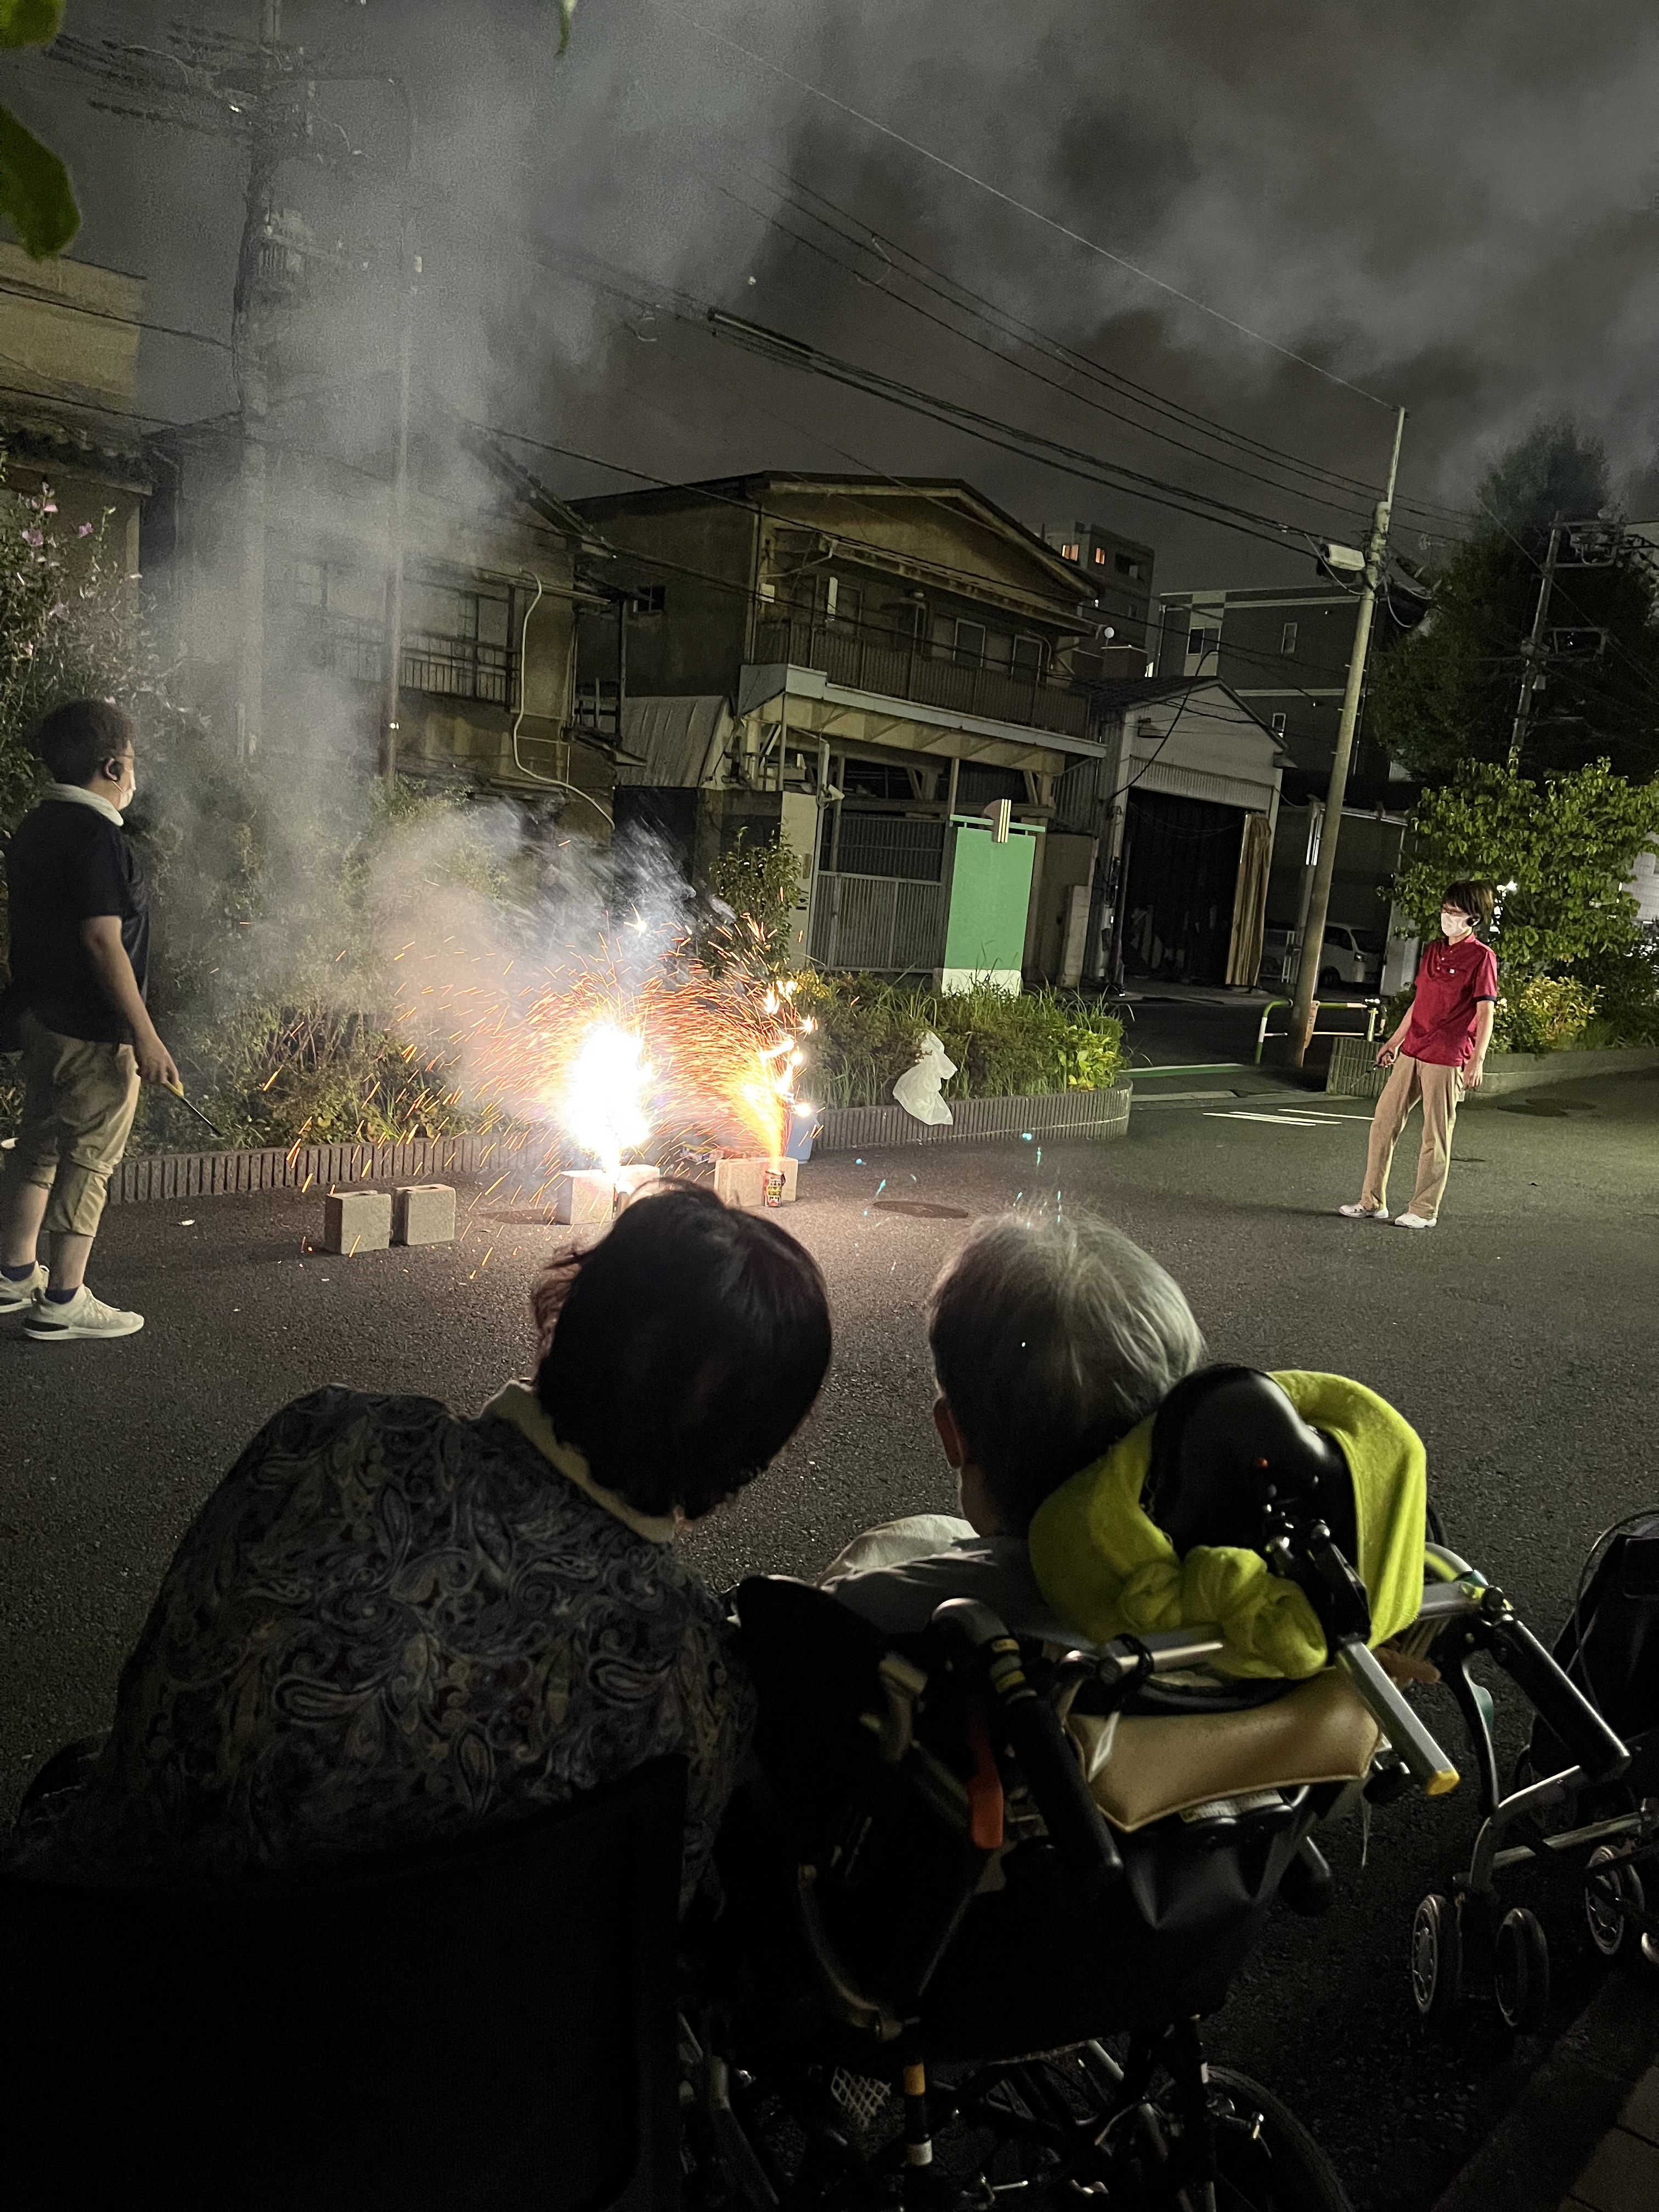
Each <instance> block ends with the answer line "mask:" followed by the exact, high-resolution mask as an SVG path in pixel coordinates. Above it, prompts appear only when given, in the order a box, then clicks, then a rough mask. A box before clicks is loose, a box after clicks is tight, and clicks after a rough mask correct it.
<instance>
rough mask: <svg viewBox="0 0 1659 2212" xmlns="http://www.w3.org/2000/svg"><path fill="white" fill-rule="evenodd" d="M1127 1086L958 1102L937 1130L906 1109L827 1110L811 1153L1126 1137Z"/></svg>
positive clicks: (1129, 1090)
mask: <svg viewBox="0 0 1659 2212" xmlns="http://www.w3.org/2000/svg"><path fill="white" fill-rule="evenodd" d="M1132 1097H1133V1089H1132V1086H1131V1085H1128V1084H1127V1083H1118V1084H1115V1085H1113V1086H1112V1088H1111V1089H1110V1090H1109V1091H1050V1092H1047V1093H1043V1094H1038V1095H1036V1096H1034V1097H1023V1098H1019V1097H1016V1098H953V1099H950V1100H948V1101H947V1102H946V1103H948V1104H949V1106H950V1109H951V1117H952V1118H951V1120H950V1121H946V1122H940V1123H939V1125H938V1127H933V1126H932V1125H931V1124H929V1123H928V1122H926V1121H917V1120H916V1119H915V1116H914V1115H909V1114H907V1113H906V1112H905V1110H904V1109H903V1107H902V1106H835V1107H826V1108H825V1109H824V1113H823V1126H822V1127H821V1128H820V1129H819V1131H818V1133H817V1136H816V1138H815V1139H813V1144H812V1152H813V1156H814V1158H816V1157H817V1154H818V1153H820V1152H862V1151H864V1150H865V1149H866V1147H867V1148H868V1149H869V1150H871V1151H872V1152H875V1151H880V1150H882V1149H883V1148H884V1147H885V1146H890V1145H951V1144H956V1145H982V1144H988V1143H991V1142H993V1141H994V1139H997V1138H999V1137H1016V1138H1018V1137H1024V1136H1030V1137H1033V1138H1045V1137H1046V1138H1050V1139H1060V1138H1067V1137H1069V1138H1073V1139H1079V1138H1080V1139H1087V1140H1090V1141H1098V1140H1099V1139H1103V1138H1107V1137H1121V1136H1122V1135H1123V1134H1124V1133H1125V1132H1126V1131H1127V1128H1128V1127H1129V1102H1130V1099H1131V1098H1132Z"/></svg>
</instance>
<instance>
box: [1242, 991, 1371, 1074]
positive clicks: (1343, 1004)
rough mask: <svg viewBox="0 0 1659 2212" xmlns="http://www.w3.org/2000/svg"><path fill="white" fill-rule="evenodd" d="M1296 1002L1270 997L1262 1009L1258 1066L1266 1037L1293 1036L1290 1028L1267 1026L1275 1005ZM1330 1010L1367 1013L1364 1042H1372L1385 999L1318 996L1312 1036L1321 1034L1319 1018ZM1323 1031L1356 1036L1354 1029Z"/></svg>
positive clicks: (1257, 1049)
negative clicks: (1272, 1028)
mask: <svg viewBox="0 0 1659 2212" xmlns="http://www.w3.org/2000/svg"><path fill="white" fill-rule="evenodd" d="M1295 1003H1296V1001H1295V1000H1293V999H1269V1000H1268V1001H1267V1005H1266V1006H1263V1008H1262V1009H1261V1021H1260V1022H1259V1023H1258V1024H1257V1025H1256V1032H1255V1065H1256V1066H1258V1067H1260V1066H1261V1054H1262V1050H1263V1048H1264V1047H1265V1046H1266V1045H1267V1040H1268V1039H1269V1038H1270V1037H1283V1036H1289V1035H1290V1031H1289V1030H1287V1029H1284V1030H1270V1029H1269V1028H1268V1027H1267V1017H1268V1015H1269V1014H1270V1013H1272V1012H1273V1008H1274V1007H1275V1006H1294V1005H1295ZM1327 1009H1330V1010H1332V1011H1334V1012H1339V1013H1340V1012H1346V1013H1362V1012H1363V1013H1364V1016H1365V1042H1366V1043H1367V1044H1369V1043H1370V1042H1371V1040H1372V1039H1373V1037H1375V1036H1376V1018H1377V1016H1378V1015H1379V1014H1380V1013H1381V1012H1382V1011H1383V1001H1382V1000H1381V999H1316V1000H1314V1002H1313V1028H1312V1030H1310V1036H1319V1035H1320V1034H1321V1031H1320V1027H1319V1017H1320V1015H1321V1014H1322V1013H1323V1012H1326V1011H1327ZM1323 1034H1324V1035H1325V1036H1353V1035H1354V1031H1353V1030H1325V1031H1324V1032H1323Z"/></svg>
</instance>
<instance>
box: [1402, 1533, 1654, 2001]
mask: <svg viewBox="0 0 1659 2212" xmlns="http://www.w3.org/2000/svg"><path fill="white" fill-rule="evenodd" d="M1425 1559H1426V1564H1427V1566H1428V1569H1429V1571H1430V1573H1431V1575H1433V1576H1434V1577H1436V1580H1435V1581H1434V1582H1433V1583H1431V1584H1430V1585H1429V1587H1428V1588H1427V1589H1425V1593H1424V1600H1423V1609H1422V1612H1421V1613H1419V1624H1420V1625H1423V1626H1430V1627H1431V1628H1432V1629H1433V1632H1434V1633H1433V1638H1432V1641H1431V1644H1430V1653H1431V1657H1432V1658H1433V1660H1434V1662H1435V1663H1436V1665H1437V1667H1438V1668H1439V1669H1440V1672H1441V1675H1442V1678H1443V1680H1444V1681H1445V1682H1446V1685H1447V1687H1448V1688H1449V1690H1450V1691H1451V1693H1452V1696H1453V1698H1454V1699H1455V1702H1456V1705H1457V1708H1458V1711H1459V1714H1460V1717H1462V1722H1463V1725H1464V1729H1465V1730H1466V1732H1467V1735H1468V1741H1469V1746H1470V1750H1471V1753H1472V1755H1473V1758H1474V1765H1475V1771H1476V1775H1477V1779H1478V1790H1479V1797H1480V1814H1481V1820H1480V1828H1479V1830H1478V1831H1477V1832H1476V1835H1475V1838H1474V1844H1473V1846H1472V1847H1471V1850H1470V1853H1469V1861H1468V1866H1467V1867H1466V1868H1465V1869H1463V1870H1462V1872H1460V1873H1459V1874H1457V1875H1455V1876H1454V1877H1453V1880H1452V1885H1451V1890H1450V1893H1449V1895H1448V1894H1446V1893H1442V1892H1438V1891H1431V1892H1430V1893H1429V1894H1428V1895H1427V1896H1426V1897H1425V1898H1424V1899H1422V1900H1421V1901H1420V1903H1419V1905H1418V1907H1417V1911H1416V1914H1415V1916H1414V1917H1413V1926H1412V1942H1411V1977H1412V1995H1413V2002H1414V2003H1415V2005H1416V2008H1417V2011H1418V2014H1419V2017H1420V2018H1421V2019H1423V2020H1424V2021H1425V2022H1427V2023H1429V2024H1431V2025H1443V2024H1444V2023H1445V2022H1447V2021H1449V2020H1450V2019H1451V2018H1452V2016H1453V2015H1455V2013H1456V2011H1457V2010H1458V2009H1459V2008H1460V2006H1461V2005H1462V2003H1463V2002H1465V2000H1466V1999H1467V1998H1468V1996H1470V1995H1471V1994H1472V1992H1471V1988H1470V1984H1471V1982H1472V1981H1473V1980H1475V1979H1484V1980H1485V1981H1486V1982H1487V1983H1488V1984H1489V1987H1490V1992H1491V1996H1492V2000H1493V2002H1495V2004H1496V2006H1497V2009H1498V2016H1499V2018H1500V2019H1501V2020H1502V2021H1503V2022H1504V2026H1505V2027H1508V2028H1509V2029H1510V2031H1511V2032H1512V2033H1516V2034H1529V2033H1536V2032H1537V2031H1538V2030H1539V2029H1540V2028H1541V2027H1542V2026H1543V2024H1544V2021H1545V2018H1546V2015H1547V2010H1548V2005H1549V1945H1548V1941H1547V1937H1546V1936H1545V1933H1544V1929H1543V1926H1542V1924H1541V1922H1540V1921H1539V1919H1538V1917H1537V1915H1536V1914H1535V1913H1534V1912H1533V1911H1531V1910H1530V1909H1529V1908H1528V1907H1527V1906H1525V1905H1515V1906H1512V1907H1511V1908H1510V1910H1509V1911H1507V1912H1504V1911H1502V1910H1501V1908H1500V1899H1499V1895H1498V1878H1499V1876H1501V1875H1506V1874H1509V1873H1510V1872H1512V1871H1513V1870H1514V1869H1516V1868H1518V1867H1523V1866H1535V1865H1539V1864H1543V1863H1548V1862H1550V1861H1552V1860H1559V1859H1565V1858H1570V1857H1573V1856H1574V1855H1575V1854H1577V1853H1578V1852H1580V1851H1587V1852H1588V1857H1587V1859H1586V1864H1585V1872H1584V1905H1585V1914H1586V1917H1587V1919H1588V1921H1589V1932H1590V1937H1591V1941H1592V1942H1594V1943H1595V1948H1597V1950H1598V1951H1600V1952H1601V1954H1602V1956H1603V1957H1604V1958H1611V1957H1613V1955H1614V1954H1616V1953H1617V1952H1618V1951H1619V1950H1620V1948H1622V1946H1623V1944H1624V1942H1625V1940H1626V1936H1627V1934H1628V1933H1629V1932H1630V1931H1631V1930H1632V1929H1635V1930H1637V1931H1638V1932H1639V1933H1640V1935H1641V1937H1642V1939H1643V1950H1644V1955H1645V1956H1647V1957H1648V1959H1649V1960H1650V1963H1653V1964H1655V1965H1659V1955H1656V1954H1659V1914H1656V1913H1653V1912H1650V1911H1648V1910H1647V1905H1646V1899H1645V1894H1644V1890H1643V1887H1642V1883H1641V1880H1640V1876H1639V1875H1637V1874H1636V1872H1635V1865H1636V1863H1637V1862H1638V1861H1644V1862H1645V1861H1647V1860H1650V1859H1651V1858H1653V1857H1655V1856H1656V1855H1659V1795H1652V1794H1649V1795H1644V1796H1642V1797H1641V1798H1640V1799H1639V1800H1638V1802H1637V1803H1636V1804H1635V1805H1634V1806H1633V1807H1632V1808H1629V1809H1627V1810H1626V1811H1623V1812H1620V1813H1617V1814H1609V1815H1607V1816H1606V1817H1603V1818H1600V1819H1596V1820H1588V1821H1584V1822H1581V1823H1576V1824H1575V1825H1573V1826H1570V1827H1567V1828H1565V1829H1559V1830H1557V1831H1555V1832H1550V1833H1546V1832H1542V1831H1541V1830H1535V1831H1534V1832H1533V1833H1530V1834H1528V1833H1527V1832H1526V1831H1527V1830H1528V1828H1529V1827H1532V1826H1534V1824H1535V1823H1537V1822H1538V1821H1540V1820H1541V1819H1542V1817H1543V1816H1544V1815H1545V1814H1549V1813H1553V1812H1554V1811H1556V1810H1557V1809H1558V1808H1560V1807H1562V1806H1576V1804H1577V1801H1578V1799H1579V1797H1580V1796H1581V1795H1582V1794H1583V1792H1584V1791H1585V1790H1590V1789H1595V1788H1597V1787H1600V1786H1603V1785H1606V1784H1611V1783H1613V1782H1616V1781H1618V1780H1619V1779H1620V1777H1621V1776H1622V1775H1623V1774H1625V1773H1626V1771H1627V1769H1628V1768H1629V1766H1630V1764H1631V1754H1630V1753H1629V1751H1628V1750H1627V1749H1626V1747H1625V1746H1624V1744H1623V1743H1622V1741H1620V1738H1619V1737H1618V1736H1617V1735H1614V1733H1613V1730H1612V1729H1610V1728H1609V1727H1608V1726H1607V1723H1606V1722H1605V1721H1603V1720H1602V1719H1601V1716H1600V1715H1599V1714H1597V1713H1596V1712H1595V1707H1594V1706H1593V1705H1590V1704H1589V1700H1588V1699H1585V1698H1584V1697H1583V1693H1582V1692H1580V1691H1579V1690H1578V1688H1577V1685H1576V1684H1574V1683H1573V1682H1572V1680H1571V1676H1570V1675H1568V1674H1565V1672H1564V1671H1563V1670H1562V1669H1561V1668H1559V1665H1558V1663H1557V1662H1555V1660H1554V1659H1553V1656H1551V1655H1549V1654H1547V1653H1542V1652H1541V1648H1540V1649H1538V1650H1533V1651H1529V1652H1527V1653H1526V1654H1525V1655H1524V1660H1523V1664H1522V1667H1521V1668H1518V1669H1517V1668H1514V1667H1511V1666H1510V1647H1509V1646H1508V1645H1507V1644H1506V1642H1505V1632H1504V1628H1503V1626H1502V1617H1503V1613H1504V1607H1505V1606H1506V1605H1507V1601H1505V1600H1504V1598H1503V1597H1502V1594H1501V1592H1498V1591H1497V1590H1495V1589H1494V1588H1493V1586H1492V1584H1491V1583H1488V1582H1487V1581H1486V1577H1484V1576H1483V1575H1482V1574H1481V1573H1480V1571H1479V1570H1478V1569H1477V1568H1475V1567H1474V1566H1472V1565H1470V1564H1469V1562H1468V1560H1467V1559H1460V1558H1459V1557H1458V1555H1457V1554H1456V1553H1455V1552H1452V1551H1449V1550H1448V1549H1447V1548H1446V1547H1445V1546H1443V1545H1439V1544H1432V1543H1431V1544H1430V1545H1428V1546H1427V1547H1425ZM1531 1640H1532V1639H1530V1638H1528V1642H1530V1641H1531ZM1481 1650H1486V1651H1487V1652H1489V1653H1490V1654H1491V1655H1492V1656H1493V1657H1495V1658H1496V1659H1497V1660H1498V1663H1499V1664H1500V1665H1502V1666H1505V1667H1506V1668H1508V1670H1509V1671H1510V1672H1511V1673H1513V1674H1515V1675H1516V1680H1517V1681H1519V1683H1520V1686H1521V1687H1522V1689H1523V1690H1525V1691H1527V1692H1528V1695H1529V1696H1531V1698H1532V1702H1533V1704H1534V1705H1535V1706H1536V1708H1537V1710H1538V1711H1540V1712H1541V1714H1542V1715H1543V1717H1544V1718H1545V1719H1546V1721H1547V1723H1549V1725H1550V1726H1551V1727H1552V1728H1553V1729H1554V1730H1555V1732H1556V1733H1557V1734H1558V1735H1559V1736H1560V1738H1561V1740H1562V1741H1563V1743H1564V1744H1565V1745H1566V1746H1567V1747H1568V1748H1569V1749H1576V1750H1577V1753H1578V1759H1577V1763H1575V1764H1574V1765H1571V1766H1566V1767H1563V1768H1561V1769H1560V1770H1559V1771H1557V1772H1556V1773H1554V1774H1548V1775H1543V1776H1541V1777H1539V1778H1536V1779H1534V1780H1531V1781H1528V1782H1527V1783H1524V1784H1522V1785H1521V1786H1520V1787H1518V1788H1516V1789H1513V1790H1509V1791H1507V1792H1505V1791H1504V1788H1503V1786H1502V1784H1501V1783H1500V1781H1499V1778H1498V1753H1497V1747H1496V1745H1495V1743H1494V1741H1493V1739H1492V1700H1491V1698H1490V1696H1489V1694H1488V1693H1487V1692H1486V1690H1485V1689H1484V1688H1483V1687H1482V1686H1481V1685H1480V1683H1478V1682H1476V1681H1475V1680H1474V1677H1473V1675H1472V1674H1471V1673H1470V1671H1469V1669H1470V1665H1471V1662H1472V1661H1473V1660H1474V1656H1475V1655H1476V1653H1477V1652H1479V1651H1481ZM1540 1656H1542V1657H1544V1658H1545V1659H1547V1661H1548V1663H1549V1667H1550V1669H1551V1672H1552V1673H1553V1674H1554V1675H1555V1676H1556V1678H1557V1681H1556V1684H1555V1685H1553V1686H1552V1685H1550V1684H1549V1683H1548V1680H1547V1677H1545V1676H1543V1675H1542V1674H1539V1673H1538V1671H1537V1660H1538V1658H1539V1657H1540ZM1529 1669H1530V1670H1531V1671H1530V1674H1529V1672H1528V1670H1529ZM1561 1685H1565V1687H1566V1688H1567V1690H1568V1691H1569V1692H1571V1703H1568V1702H1566V1701H1565V1700H1563V1699H1561V1697H1560V1695H1559V1686H1561ZM1537 1686H1543V1687H1544V1688H1545V1690H1546V1694H1545V1695H1542V1696H1541V1695H1539V1694H1537ZM1551 1688H1553V1690H1554V1694H1553V1696H1552V1695H1550V1694H1548V1692H1549V1691H1550V1690H1551ZM1586 1715H1589V1717H1591V1718H1592V1719H1593V1720H1594V1722H1595V1727H1594V1728H1590V1727H1589V1726H1587V1724H1586V1721H1585V1716H1586ZM1598 1739H1599V1740H1598ZM1509 1837H1514V1838H1516V1840H1515V1841H1513V1842H1506V1841H1505V1838H1509Z"/></svg>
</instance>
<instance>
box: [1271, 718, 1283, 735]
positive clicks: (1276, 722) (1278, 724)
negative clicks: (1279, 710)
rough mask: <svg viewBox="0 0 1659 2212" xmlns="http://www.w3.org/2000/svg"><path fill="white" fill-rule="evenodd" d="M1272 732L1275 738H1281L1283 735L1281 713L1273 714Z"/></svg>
mask: <svg viewBox="0 0 1659 2212" xmlns="http://www.w3.org/2000/svg"><path fill="white" fill-rule="evenodd" d="M1284 734H1285V717H1284V716H1283V715H1282V714H1275V715H1274V716H1273V735H1274V736H1275V737H1276V738H1282V737H1283V736H1284Z"/></svg>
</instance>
